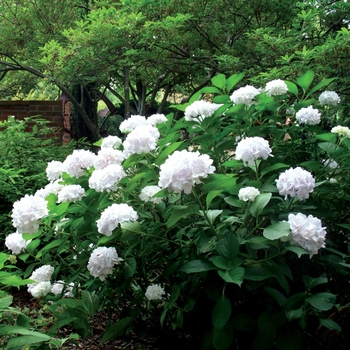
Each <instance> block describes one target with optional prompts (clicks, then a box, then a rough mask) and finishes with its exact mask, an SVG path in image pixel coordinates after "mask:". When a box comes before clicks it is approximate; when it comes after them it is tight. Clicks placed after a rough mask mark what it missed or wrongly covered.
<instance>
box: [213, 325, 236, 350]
mask: <svg viewBox="0 0 350 350" xmlns="http://www.w3.org/2000/svg"><path fill="white" fill-rule="evenodd" d="M232 341H233V330H232V328H231V327H230V325H229V324H227V325H225V326H224V327H223V328H219V329H214V331H213V345H214V347H215V349H216V350H226V349H228V348H229V347H230V345H231V343H232Z"/></svg>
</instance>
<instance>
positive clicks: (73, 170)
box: [63, 149, 96, 178]
mask: <svg viewBox="0 0 350 350" xmlns="http://www.w3.org/2000/svg"><path fill="white" fill-rule="evenodd" d="M95 158H96V155H95V154H94V153H92V152H90V151H86V150H83V149H78V150H74V151H73V153H72V154H70V155H69V156H67V158H66V159H65V161H64V162H63V168H64V169H65V171H66V172H67V173H68V174H69V175H70V176H74V177H76V178H79V177H82V176H83V175H84V174H85V172H86V170H88V169H90V168H92V167H93V165H94V161H95Z"/></svg>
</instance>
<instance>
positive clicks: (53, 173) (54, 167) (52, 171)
mask: <svg viewBox="0 0 350 350" xmlns="http://www.w3.org/2000/svg"><path fill="white" fill-rule="evenodd" d="M64 171H65V170H64V166H63V163H62V162H58V161H57V160H52V161H51V162H49V163H47V167H46V176H47V178H48V180H49V181H54V180H57V179H59V178H60V177H61V176H62V173H63V172H64Z"/></svg>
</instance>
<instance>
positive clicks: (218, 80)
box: [211, 73, 226, 90]
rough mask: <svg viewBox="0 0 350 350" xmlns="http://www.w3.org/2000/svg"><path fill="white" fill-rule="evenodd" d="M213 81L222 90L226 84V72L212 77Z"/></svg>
mask: <svg viewBox="0 0 350 350" xmlns="http://www.w3.org/2000/svg"><path fill="white" fill-rule="evenodd" d="M211 82H212V84H213V85H214V86H216V87H217V88H219V89H221V90H222V89H223V88H224V87H225V86H226V77H225V75H224V74H221V73H219V74H217V75H215V76H214V77H212V78H211Z"/></svg>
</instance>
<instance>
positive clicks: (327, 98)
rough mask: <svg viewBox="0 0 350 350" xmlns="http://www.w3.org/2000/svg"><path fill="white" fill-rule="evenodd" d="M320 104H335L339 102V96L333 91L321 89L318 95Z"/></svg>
mask: <svg viewBox="0 0 350 350" xmlns="http://www.w3.org/2000/svg"><path fill="white" fill-rule="evenodd" d="M318 100H319V102H320V105H321V106H323V105H333V106H336V105H337V104H338V103H340V97H339V96H338V94H337V93H336V92H335V91H323V92H322V93H321V95H320V96H319V97H318Z"/></svg>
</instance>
